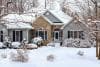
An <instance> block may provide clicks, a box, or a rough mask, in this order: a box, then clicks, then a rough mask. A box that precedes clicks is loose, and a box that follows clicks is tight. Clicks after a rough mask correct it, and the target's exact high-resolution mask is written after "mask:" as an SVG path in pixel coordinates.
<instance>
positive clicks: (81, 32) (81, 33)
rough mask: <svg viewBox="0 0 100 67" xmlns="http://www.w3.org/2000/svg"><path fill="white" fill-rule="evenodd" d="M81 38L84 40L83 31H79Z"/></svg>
mask: <svg viewBox="0 0 100 67" xmlns="http://www.w3.org/2000/svg"><path fill="white" fill-rule="evenodd" d="M79 38H80V39H84V32H83V31H79Z"/></svg>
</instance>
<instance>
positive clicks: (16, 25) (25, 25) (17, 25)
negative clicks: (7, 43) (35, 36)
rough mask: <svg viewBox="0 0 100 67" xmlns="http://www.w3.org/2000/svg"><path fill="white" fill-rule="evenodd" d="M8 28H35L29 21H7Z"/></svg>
mask: <svg viewBox="0 0 100 67" xmlns="http://www.w3.org/2000/svg"><path fill="white" fill-rule="evenodd" d="M5 26H6V27H7V29H33V27H32V26H31V25H30V24H29V23H24V22H16V23H13V22H12V23H7V24H5Z"/></svg>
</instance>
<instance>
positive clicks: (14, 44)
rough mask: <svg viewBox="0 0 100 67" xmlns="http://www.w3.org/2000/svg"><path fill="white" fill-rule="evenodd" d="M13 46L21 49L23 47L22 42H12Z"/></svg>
mask: <svg viewBox="0 0 100 67" xmlns="http://www.w3.org/2000/svg"><path fill="white" fill-rule="evenodd" d="M11 45H12V46H14V47H19V46H20V45H21V43H20V42H12V44H11Z"/></svg>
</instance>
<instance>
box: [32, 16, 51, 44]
mask: <svg viewBox="0 0 100 67" xmlns="http://www.w3.org/2000/svg"><path fill="white" fill-rule="evenodd" d="M32 26H33V27H34V29H35V30H38V29H41V28H43V29H45V30H47V40H44V42H43V45H46V44H47V43H49V42H51V41H52V38H51V25H50V23H49V22H48V21H46V20H45V19H44V18H43V17H42V16H41V17H39V18H38V19H37V20H36V21H35V22H33V25H32ZM34 35H35V33H34ZM34 35H33V36H34ZM34 37H35V36H34Z"/></svg>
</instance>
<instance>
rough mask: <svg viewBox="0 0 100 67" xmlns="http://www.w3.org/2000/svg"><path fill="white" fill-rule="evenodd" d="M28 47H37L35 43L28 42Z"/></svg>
mask: <svg viewBox="0 0 100 67" xmlns="http://www.w3.org/2000/svg"><path fill="white" fill-rule="evenodd" d="M28 48H37V45H36V44H32V43H31V44H28Z"/></svg>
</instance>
